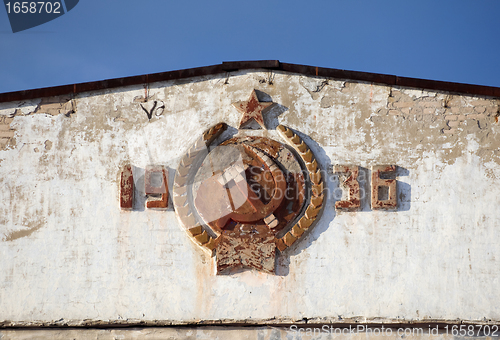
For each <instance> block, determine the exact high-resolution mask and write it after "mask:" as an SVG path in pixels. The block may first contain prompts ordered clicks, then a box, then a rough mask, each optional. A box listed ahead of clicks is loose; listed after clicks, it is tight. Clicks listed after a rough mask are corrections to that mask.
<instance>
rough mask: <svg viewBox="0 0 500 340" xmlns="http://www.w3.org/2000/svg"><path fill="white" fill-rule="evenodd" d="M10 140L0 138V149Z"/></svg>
mask: <svg viewBox="0 0 500 340" xmlns="http://www.w3.org/2000/svg"><path fill="white" fill-rule="evenodd" d="M9 140H10V138H0V147H2V146H5V145H7V143H8V142H9Z"/></svg>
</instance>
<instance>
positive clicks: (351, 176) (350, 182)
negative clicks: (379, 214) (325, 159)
mask: <svg viewBox="0 0 500 340" xmlns="http://www.w3.org/2000/svg"><path fill="white" fill-rule="evenodd" d="M333 172H334V173H340V174H346V177H347V178H346V179H345V180H344V181H343V182H342V184H341V186H342V187H344V188H345V189H346V190H348V199H347V200H343V201H337V202H335V209H340V210H348V211H353V210H358V209H359V207H360V206H361V197H360V195H359V182H358V174H359V167H358V166H355V165H336V166H334V167H333Z"/></svg>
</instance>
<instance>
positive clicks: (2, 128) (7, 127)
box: [0, 124, 10, 131]
mask: <svg viewBox="0 0 500 340" xmlns="http://www.w3.org/2000/svg"><path fill="white" fill-rule="evenodd" d="M0 130H3V131H6V130H10V125H8V124H0Z"/></svg>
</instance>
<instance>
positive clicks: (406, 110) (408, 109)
mask: <svg viewBox="0 0 500 340" xmlns="http://www.w3.org/2000/svg"><path fill="white" fill-rule="evenodd" d="M401 112H402V113H404V114H410V108H409V107H405V108H403V109H401Z"/></svg>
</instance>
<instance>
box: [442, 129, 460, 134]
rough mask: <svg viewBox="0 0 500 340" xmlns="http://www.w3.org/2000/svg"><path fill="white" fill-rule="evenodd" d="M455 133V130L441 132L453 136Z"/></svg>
mask: <svg viewBox="0 0 500 340" xmlns="http://www.w3.org/2000/svg"><path fill="white" fill-rule="evenodd" d="M456 131H457V129H449V130H443V132H444V133H446V134H453V133H455V132H456Z"/></svg>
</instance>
